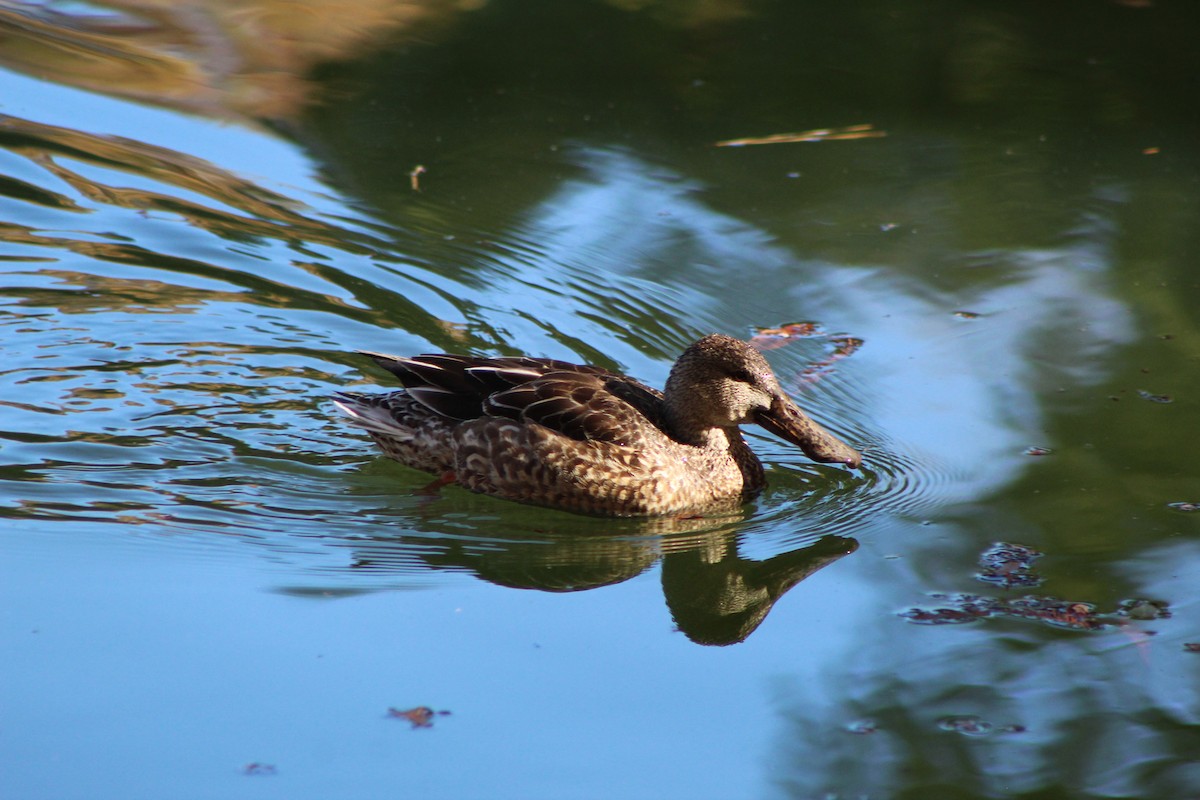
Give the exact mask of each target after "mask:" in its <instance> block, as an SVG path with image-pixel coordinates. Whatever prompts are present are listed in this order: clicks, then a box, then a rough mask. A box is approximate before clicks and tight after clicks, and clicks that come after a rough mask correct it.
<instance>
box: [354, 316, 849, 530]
mask: <svg viewBox="0 0 1200 800" xmlns="http://www.w3.org/2000/svg"><path fill="white" fill-rule="evenodd" d="M357 352H358V353H360V354H361V355H364V356H367V357H369V358H371V359H373V360H374V361H375V363H376V364H378V365H379V366H380V367H382V368H383V369H384V370H386V371H388V372H390V373H392V375H394V376H395V377H396V378H398V379H399V381H400V384H401V385H402V386H403V387H404V388H403V389H399V390H394V391H389V392H386V393H375V394H362V393H357V392H339V393H337V394H336V395H335V396H334V402H335V403H336V405H337V406H338V408H340V410H341V411H342V412H344V413H345V414H346V415H347V416H348V417H349V421H350V422H352V423H353V424H354V425H356V426H358V427H360V428H362V429H363V430H364V431H366V432H367V433H368V434H370V436H371V437H372V438H373V439H374V440H375V442H376V443H377V444H378V446H379V448H380V449H381V450H382V451H383V454H384V455H386V456H388V457H389V458H392V459H395V460H396V461H399V462H400V463H402V464H405V465H407V466H409V467H412V468H414V469H417V470H422V471H425V472H429V473H432V474H434V475H436V476H438V478H437V480H436V481H435V485H438V486H441V485H447V484H451V483H454V484H458V485H460V486H462V487H465V488H466V489H469V490H470V491H472V492H479V493H482V494H487V495H492V496H494V497H499V498H504V499H507V500H514V501H517V502H521V503H528V504H533V505H540V506H547V507H551V508H557V509H562V510H565V511H572V512H576V513H582V514H590V515H601V516H612V517H653V516H665V515H672V514H675V515H687V514H697V515H703V514H704V513H707V512H711V511H716V510H722V509H730V508H733V507H736V506H738V505H741V504H744V503H746V502H748V501H749V500H751V499H753V498H754V497H755V496H757V495H758V494H759V493H761V492H762V490H763V489H764V488H765V486H766V483H767V481H766V473H765V470H764V469H763V465H762V463H761V462H760V461H759V459H758V457H757V456H755V454H754V451H753V450H751V449H750V446H749V445H748V444H747V443H746V441H745V439H744V438H743V437H742V432H741V430H740V427H739V426H741V425H745V424H749V423H754V424H757V425H759V426H761V427H762V428H764V429H766V430H767V431H769V432H770V433H772V434H774V435H776V436H778V437H780V438H781V439H783V440H785V441H787V442H790V443H792V444H794V445H796V446H798V447H799V448H800V449H801V450H802V451H803V452H804V454H805V455H806V456H808V458H810V459H812V460H813V461H816V462H820V463H825V464H841V465H844V466H846V467H849V468H850V469H851V470H854V469H857V468H858V467H859V466H860V465H861V463H862V456H861V455H860V453H859V452H858V451H857V450H855V449H854V448H853V447H851V446H850V445H848V444H846V443H845V442H843V441H842V440H841V439H839V438H838V437H837V436H835V435H833V434H832V433H830V432H829V431H827V430H826V429H825V428H823V427H822V426H821V425H820V424H818V423H817V422H816V421H815V420H813V419H812V418H811V417H809V416H808V415H807V414H805V413H804V412H803V411H802V410H801V409H800V407H799V406H797V405H796V403H795V402H793V401H792V400H791V398H789V397H788V395H787V394H786V393H785V392H784V390H783V388H782V386H780V383H779V380H778V378H776V376H775V373H774V372H773V371H772V370H771V367H770V365H769V364H768V363H767V361H766V359H765V358H763V356H762V354H761V353H760V352H759V351H758V350H756V349H754V347H752V346H751V345H750V344H749V343H747V342H744V341H742V340H740V339H735V338H734V337H732V336H726V335H724V334H719V333H714V334H710V335H708V336H705V337H703V338H701V339H699V340H698V341H696V342H695V343H693V344H692V345H690V346H689V347H687V348H686V349H685V350H684V351H683V353H682V354H681V355H680V356H679V358H678V360H676V362H675V364H674V365H673V366H672V368H671V371H670V374H669V375H668V377H667V382H666V385H665V387H664V389H663V391H658V390H657V389H654V388H651V387H650V386H647V385H646V384H644V383H641V382H640V381H637V380H635V379H633V378H630V377H627V376H625V375H621V374H619V373H616V372H611V371H609V370H607V369H604V368H602V367H596V366H591V365H586V364H573V363H569V362H566V361H558V360H555V359H549V358H534V357H529V356H501V357H482V356H470V355H454V354H448V353H441V354H430V355H417V356H411V357H404V356H394V355H388V354H385V353H376V352H371V351H366V350H360V351H357Z"/></svg>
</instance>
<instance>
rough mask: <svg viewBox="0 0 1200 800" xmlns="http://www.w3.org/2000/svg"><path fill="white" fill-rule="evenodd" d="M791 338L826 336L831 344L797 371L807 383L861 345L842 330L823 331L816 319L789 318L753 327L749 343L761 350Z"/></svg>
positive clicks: (816, 378) (785, 342)
mask: <svg viewBox="0 0 1200 800" xmlns="http://www.w3.org/2000/svg"><path fill="white" fill-rule="evenodd" d="M794 339H825V340H826V341H827V342H828V343H829V345H830V348H831V350H830V353H829V355H827V356H826V357H825V358H823V359H821V360H820V361H817V362H816V363H814V364H811V365H809V366H808V367H805V368H804V370H803V371H802V372H801V373H800V379H801V380H803V381H806V382H809V383H811V382H815V381H816V380H818V379H819V378H820V377H821V374H822V373H824V372H828V371H829V369H830V367H832V366H833V365H834V364H835V363H837V362H838V361H841V360H842V359H843V358H849V357H850V356H852V355H854V353H855V352H857V351H858V349H859V348H860V347H862V346H863V340H862V339H859V338H856V337H854V336H847V335H846V334H844V333H837V334H830V333H826V332H825V331H824V330H822V329H821V326H820V325H818V324H817V323H815V322H789V323H787V324H785V325H780V326H779V327H778V328H756V329H755V330H754V335H753V336H751V337H750V346H751V347H753V348H754V349H756V350H759V351H760V352H761V351H765V350H775V349H777V348H779V347H783V346H784V345H786V344H788V343H789V342H790V341H792V340H794Z"/></svg>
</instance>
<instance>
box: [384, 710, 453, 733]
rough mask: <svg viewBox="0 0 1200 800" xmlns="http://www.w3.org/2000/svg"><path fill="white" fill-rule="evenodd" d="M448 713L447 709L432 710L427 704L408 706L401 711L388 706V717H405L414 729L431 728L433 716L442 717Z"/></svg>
mask: <svg viewBox="0 0 1200 800" xmlns="http://www.w3.org/2000/svg"><path fill="white" fill-rule="evenodd" d="M449 713H450V712H449V711H434V710H433V709H432V708H430V707H429V706H417V707H416V708H410V709H407V710H405V711H401V710H400V709H398V708H389V709H388V716H389V717H398V718H400V719H406V720H408V721H409V722H411V723H412V726H413V728H414V729H416V728H432V727H433V718H434V717H435V716H442V717H444V716H446V715H447V714H449Z"/></svg>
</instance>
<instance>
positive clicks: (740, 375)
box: [730, 369, 754, 386]
mask: <svg viewBox="0 0 1200 800" xmlns="http://www.w3.org/2000/svg"><path fill="white" fill-rule="evenodd" d="M730 377H731V378H733V379H734V380H735V381H741V382H742V383H748V384H750V385H751V386H753V385H754V376H753V375H752V374H750V370H748V369H735V370H734V371H733V372H732V373H731V374H730Z"/></svg>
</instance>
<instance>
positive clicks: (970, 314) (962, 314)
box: [954, 309, 983, 319]
mask: <svg viewBox="0 0 1200 800" xmlns="http://www.w3.org/2000/svg"><path fill="white" fill-rule="evenodd" d="M954 316H956V317H958V318H959V319H979V318H980V317H982V316H983V315H982V314H980V313H979V312H977V311H965V310H963V309H959V310H958V311H955V312H954Z"/></svg>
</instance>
